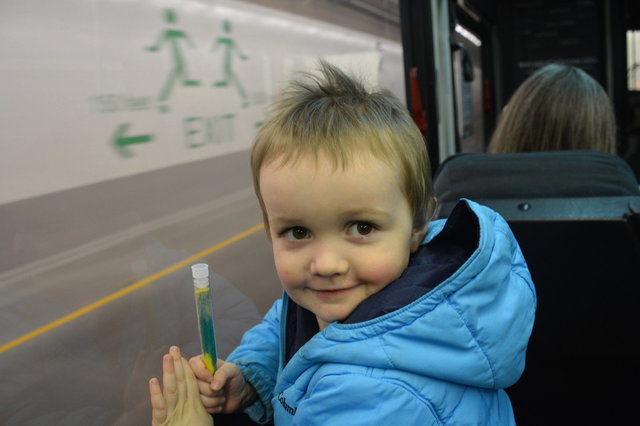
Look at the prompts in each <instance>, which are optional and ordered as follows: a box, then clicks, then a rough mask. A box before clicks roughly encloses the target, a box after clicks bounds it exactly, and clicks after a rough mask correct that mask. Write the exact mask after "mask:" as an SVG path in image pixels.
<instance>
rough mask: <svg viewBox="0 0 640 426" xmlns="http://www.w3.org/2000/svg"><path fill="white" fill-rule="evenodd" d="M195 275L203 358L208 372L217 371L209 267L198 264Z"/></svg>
mask: <svg viewBox="0 0 640 426" xmlns="http://www.w3.org/2000/svg"><path fill="white" fill-rule="evenodd" d="M191 271H192V273H193V291H194V294H195V299H196V312H197V315H198V328H199V329H200V345H201V346H202V357H203V359H204V365H205V367H207V370H209V371H210V372H211V374H213V373H214V372H215V371H216V360H217V354H216V334H215V330H214V326H213V300H212V298H211V285H210V284H209V266H208V265H207V264H205V263H198V264H196V265H193V266H192V267H191Z"/></svg>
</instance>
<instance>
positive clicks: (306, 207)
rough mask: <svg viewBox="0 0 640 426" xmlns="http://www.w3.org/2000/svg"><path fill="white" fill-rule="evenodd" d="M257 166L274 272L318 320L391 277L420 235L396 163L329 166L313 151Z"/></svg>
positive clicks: (323, 322)
mask: <svg viewBox="0 0 640 426" xmlns="http://www.w3.org/2000/svg"><path fill="white" fill-rule="evenodd" d="M278 160H279V159H277V158H276V159H275V161H271V162H269V163H267V164H265V165H263V166H262V168H261V170H260V189H261V195H262V198H263V201H264V205H265V209H266V212H267V216H268V220H269V228H270V230H269V232H270V234H271V235H270V236H271V242H272V245H273V253H274V258H275V264H276V269H277V271H278V276H279V277H280V281H281V282H282V285H283V287H284V289H285V290H286V292H287V294H288V295H289V297H291V299H292V300H294V301H295V302H296V303H297V304H298V305H300V306H302V307H304V308H306V309H307V310H309V311H311V312H313V313H314V314H315V315H316V317H317V319H318V324H319V325H320V328H321V329H323V328H324V327H325V326H327V325H328V324H330V323H332V322H334V321H341V320H344V319H345V318H346V317H347V316H348V315H349V314H350V313H351V312H352V311H353V310H354V309H355V308H356V306H358V304H360V302H362V301H363V300H364V299H366V298H367V297H368V296H370V295H372V294H374V293H377V292H378V291H380V290H381V289H383V288H384V287H385V286H386V285H387V284H389V283H391V282H392V281H394V280H395V279H397V278H398V277H399V276H400V275H401V274H402V272H403V271H404V269H405V268H406V266H407V264H408V262H409V254H410V253H411V252H413V251H415V250H417V248H418V246H419V243H420V241H421V239H422V237H423V236H424V232H423V230H419V231H414V230H413V221H412V217H411V210H410V207H409V203H408V201H407V200H406V199H405V196H404V194H403V193H402V191H401V189H400V182H399V176H398V173H397V171H396V170H395V169H394V168H392V167H390V166H389V165H387V164H386V163H384V162H382V161H380V160H378V159H375V158H373V157H371V156H365V157H364V158H361V159H359V160H358V161H355V162H354V163H353V164H351V165H349V166H348V167H347V168H346V169H345V170H340V169H339V168H338V169H336V168H335V167H333V164H332V163H331V162H330V161H328V160H327V159H326V158H323V157H322V156H320V157H319V158H318V160H317V161H316V160H315V159H313V158H304V157H303V158H301V159H300V160H299V161H298V162H292V163H287V164H286V165H281V164H280V162H279V161H278Z"/></svg>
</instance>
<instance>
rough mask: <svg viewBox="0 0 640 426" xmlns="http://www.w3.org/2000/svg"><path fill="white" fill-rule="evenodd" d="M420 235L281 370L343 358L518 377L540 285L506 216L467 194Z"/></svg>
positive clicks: (469, 378)
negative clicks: (403, 263) (341, 319)
mask: <svg viewBox="0 0 640 426" xmlns="http://www.w3.org/2000/svg"><path fill="white" fill-rule="evenodd" d="M422 244H423V246H422V247H421V250H419V251H418V256H416V258H415V259H412V261H411V262H410V264H409V267H408V268H407V271H406V272H405V274H403V276H402V277H400V278H399V279H398V281H396V282H394V283H392V284H389V286H387V288H385V290H383V292H384V293H383V292H380V293H377V294H376V295H378V294H380V295H379V296H378V297H376V298H373V299H372V301H369V300H367V302H368V303H367V305H364V302H363V305H364V306H363V305H361V306H359V307H358V308H357V309H356V310H355V311H354V313H352V315H351V316H350V317H349V318H348V319H347V320H346V321H345V323H333V324H331V325H329V326H328V327H326V328H325V329H324V330H323V331H322V332H321V333H319V334H317V335H315V336H314V337H313V338H312V339H311V340H309V341H308V342H306V344H304V345H303V346H302V347H301V348H300V349H299V350H298V351H297V353H296V362H295V363H291V364H290V365H287V367H286V368H285V369H284V371H283V377H282V378H283V379H285V381H287V376H288V377H290V378H294V377H297V376H298V375H299V374H301V372H302V371H304V370H307V369H309V368H311V364H323V363H332V362H333V363H335V362H339V361H337V360H340V359H343V360H345V362H348V363H350V364H357V365H362V366H366V367H373V368H383V369H385V368H388V369H395V370H401V371H406V372H409V373H413V374H416V375H419V376H427V377H432V378H436V379H441V380H445V381H449V382H454V383H458V384H462V385H468V386H474V387H480V388H487V389H500V388H506V387H508V386H511V385H512V384H514V383H515V382H516V381H517V380H518V379H519V377H520V375H521V374H522V371H523V370H524V364H525V352H526V347H527V342H528V340H529V336H530V334H531V328H532V325H533V319H534V314H535V305H536V295H535V289H534V286H533V283H532V281H531V276H530V274H529V271H528V269H527V265H526V263H525V260H524V257H523V255H522V252H521V251H520V248H519V246H518V244H517V242H516V240H515V238H514V236H513V234H512V233H511V230H510V229H509V226H508V224H507V223H506V222H505V221H504V219H503V218H502V217H501V216H499V215H498V214H497V213H495V212H494V211H492V210H490V209H489V208H487V207H483V206H480V205H479V204H476V203H474V202H472V201H468V200H464V201H461V202H460V203H459V204H458V206H457V207H456V208H455V209H454V211H453V212H452V214H451V215H450V217H449V219H448V220H447V221H445V220H438V221H434V222H431V223H430V224H429V228H428V232H427V235H426V237H425V239H424V241H423V243H422ZM452 248H457V249H455V250H452ZM421 252H422V253H423V255H420V253H421ZM425 256H426V257H425ZM443 259H445V260H446V261H442V260H443ZM452 259H453V260H452ZM376 295H374V296H376ZM289 302H290V301H289ZM290 303H292V302H290ZM285 309H286V308H285ZM363 319H364V320H363Z"/></svg>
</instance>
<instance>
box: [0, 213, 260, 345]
mask: <svg viewBox="0 0 640 426" xmlns="http://www.w3.org/2000/svg"><path fill="white" fill-rule="evenodd" d="M262 228H263V225H262V224H260V225H256V226H254V227H253V228H249V229H247V230H245V231H242V232H241V233H239V234H237V235H234V236H233V237H231V238H229V239H227V240H225V241H223V242H221V243H219V244H216V245H215V246H212V247H209V248H208V249H206V250H203V251H201V252H200V253H196V254H194V255H193V256H191V257H188V258H186V259H184V260H183V261H180V262H178V263H176V264H175V265H171V266H169V267H167V268H165V269H163V270H161V271H160V272H156V273H155V274H153V275H151V276H149V277H146V278H143V279H142V280H140V281H138V282H136V283H134V284H131V285H130V286H128V287H125V288H123V289H121V290H118V291H116V292H115V293H112V294H110V295H109V296H106V297H103V298H102V299H100V300H97V301H95V302H93V303H91V304H90V305H87V306H85V307H83V308H80V309H78V310H76V311H73V312H71V313H70V314H69V315H66V316H64V317H62V318H58V319H57V320H55V321H53V322H50V323H49V324H47V325H44V326H42V327H40V328H38V329H36V330H33V331H32V332H30V333H27V334H25V335H24V336H21V337H18V338H17V339H15V340H12V341H11V342H9V343H6V344H4V345H2V346H0V353H3V352H6V351H8V350H9V349H12V348H15V347H16V346H18V345H21V344H23V343H25V342H27V341H29V340H31V339H34V338H36V337H38V336H40V335H41V334H43V333H46V332H47V331H49V330H53V329H54V328H56V327H59V326H61V325H63V324H66V323H68V322H70V321H73V320H74V319H76V318H78V317H81V316H82V315H85V314H87V313H89V312H91V311H93V310H95V309H98V308H99V307H101V306H104V305H106V304H107V303H109V302H113V301H114V300H116V299H119V298H121V297H123V296H126V295H127V294H129V293H131V292H134V291H136V290H138V289H140V288H142V287H144V286H146V285H147V284H151V283H152V282H154V281H156V280H159V279H160V278H162V277H165V276H167V275H169V274H171V273H173V272H175V271H177V270H178V269H180V268H184V267H185V266H187V265H189V264H190V263H192V262H194V261H196V260H198V259H201V258H203V257H205V256H208V255H210V254H211V253H214V252H216V251H218V250H220V249H222V248H224V247H226V246H228V245H230V244H233V243H235V242H236V241H238V240H241V239H243V238H245V237H248V236H249V235H251V234H253V233H255V232H257V231H259V230H260V229H262Z"/></svg>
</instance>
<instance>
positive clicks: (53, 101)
mask: <svg viewBox="0 0 640 426" xmlns="http://www.w3.org/2000/svg"><path fill="white" fill-rule="evenodd" d="M0 34H1V36H0V57H1V58H2V65H0V77H1V78H0V93H1V94H2V96H1V97H0V103H1V104H2V114H0V143H1V144H2V154H1V155H0V204H3V203H7V202H11V201H16V200H20V199H24V198H29V197H33V196H37V195H42V194H47V193H50V192H54V191H59V190H64V189H68V188H73V187H78V186H83V185H88V184H92V183H97V182H100V181H105V180H109V179H114V178H118V177H123V176H130V175H134V174H137V173H142V172H145V171H149V170H154V169H159V168H163V167H169V166H173V165H177V164H183V163H188V162H192V161H197V160H201V159H204V158H210V157H214V156H219V155H223V154H227V153H231V152H235V151H239V150H246V149H248V148H249V147H250V144H251V142H252V139H253V137H254V135H255V132H256V130H257V129H258V128H259V126H260V125H261V124H262V122H263V121H264V119H265V107H266V106H267V105H268V104H269V103H270V102H271V101H272V100H273V99H274V98H275V97H276V96H277V93H278V91H279V90H280V88H281V87H282V86H283V84H284V83H286V81H287V80H288V79H289V78H290V77H291V76H292V74H293V73H294V72H295V71H299V70H305V69H308V68H309V67H312V66H315V65H316V63H317V59H318V58H319V57H327V58H333V60H335V61H336V63H339V64H340V66H343V67H346V68H351V69H354V70H356V71H360V72H359V73H360V74H365V75H367V76H368V78H370V80H371V83H372V84H376V85H377V84H380V85H382V86H384V87H386V88H389V89H391V90H392V91H394V92H396V94H398V96H400V97H401V98H404V95H403V91H404V83H403V78H402V75H403V68H402V50H401V46H400V44H399V43H397V42H392V41H389V40H386V39H381V38H378V37H374V36H372V35H369V34H365V33H360V32H356V31H351V30H348V29H345V28H341V27H337V26H335V25H331V24H328V23H325V22H321V21H315V20H311V19H307V18H303V17H301V16H297V15H292V14H288V13H284V12H280V11H277V10H274V9H268V8H264V7H259V6H256V5H253V4H250V3H243V2H241V1H229V0H218V1H215V0H211V1H208V2H200V1H186V0H185V1H176V0H158V1H154V2H149V1H142V0H139V1H134V0H131V1H106V0H94V1H91V2H87V1H85V0H68V1H66V2H64V7H63V6H62V5H61V3H60V2H52V1H49V0H30V1H15V2H2V4H1V5H0Z"/></svg>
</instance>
